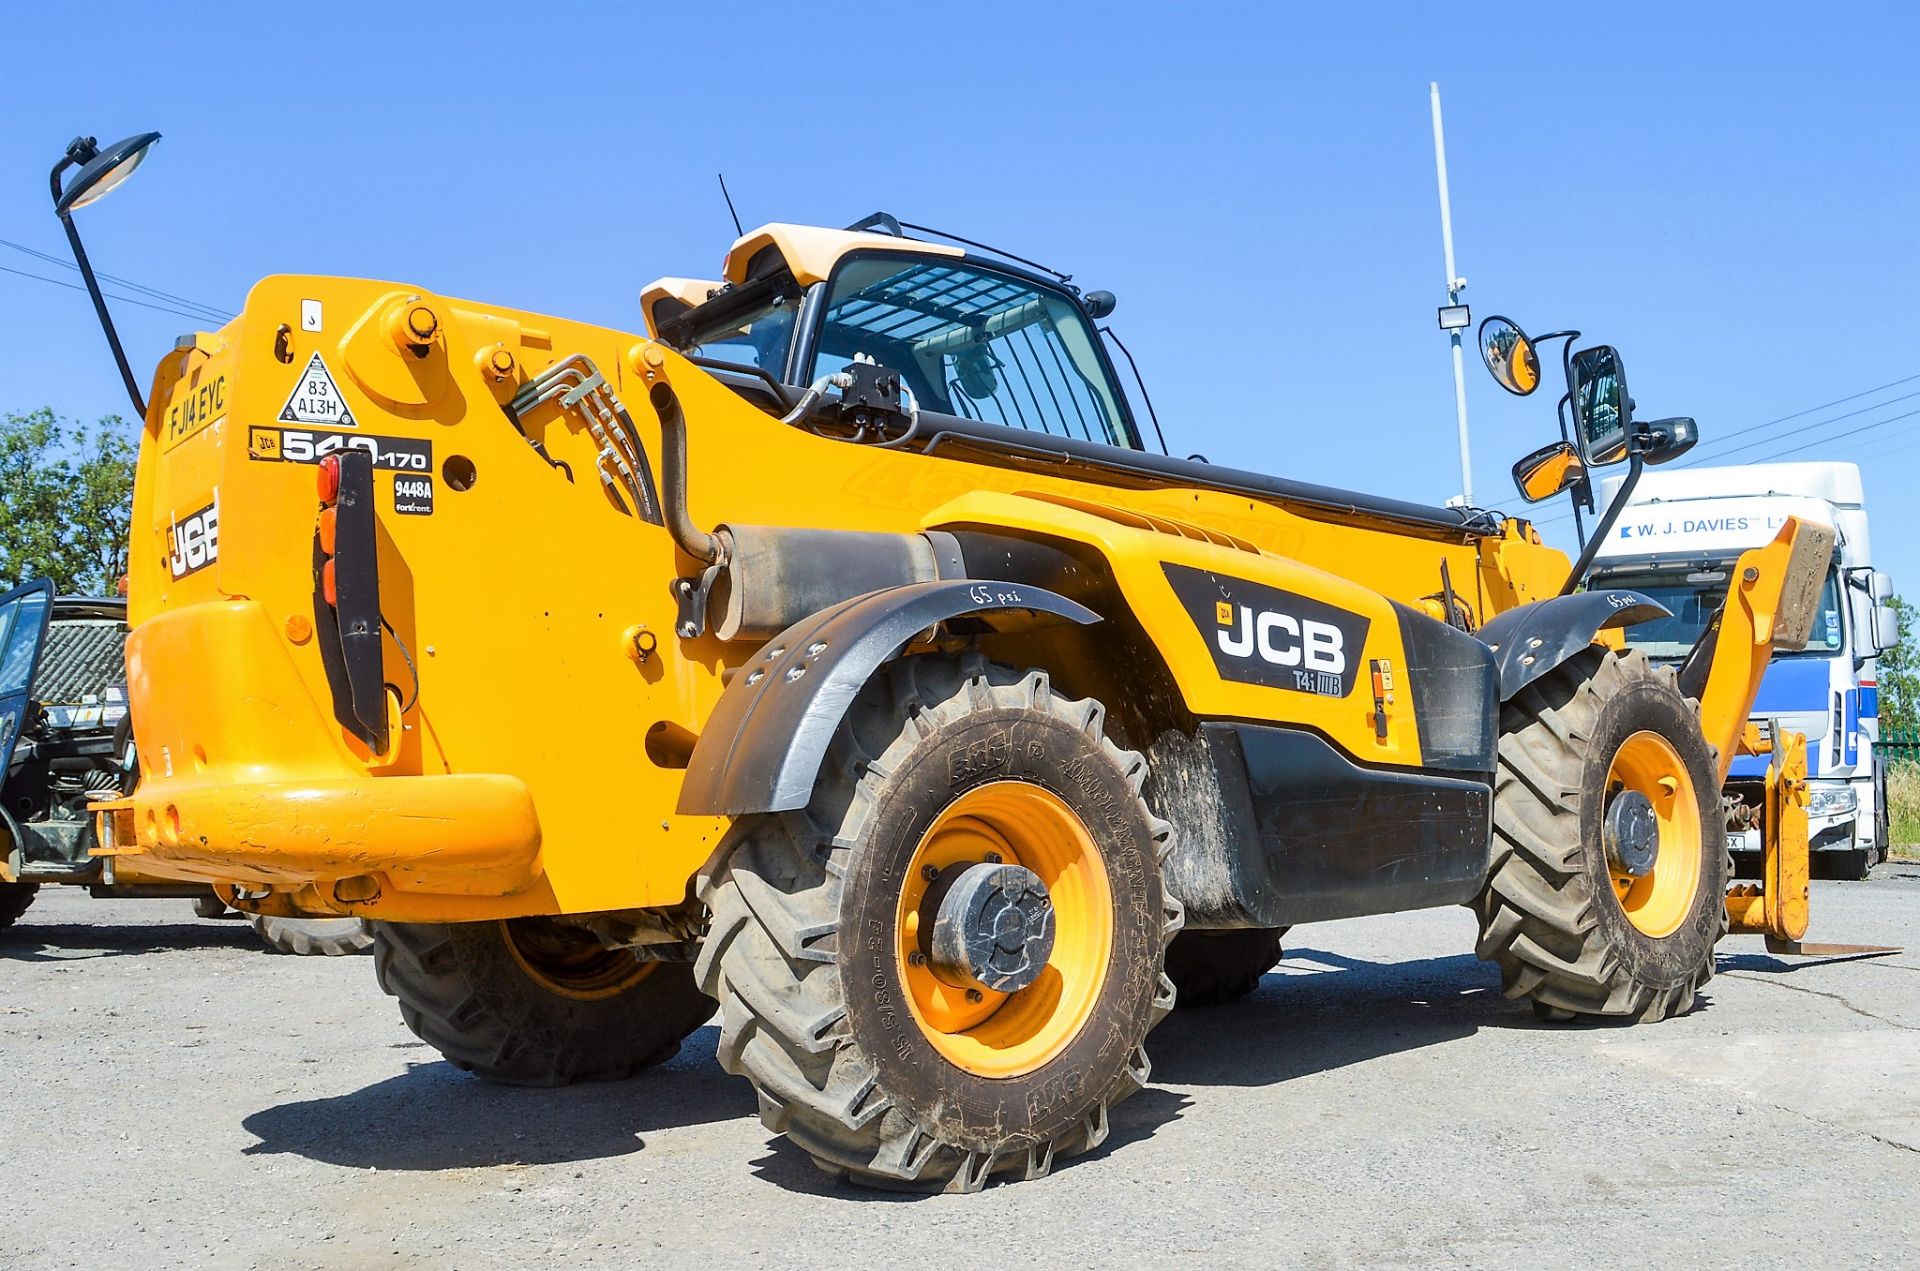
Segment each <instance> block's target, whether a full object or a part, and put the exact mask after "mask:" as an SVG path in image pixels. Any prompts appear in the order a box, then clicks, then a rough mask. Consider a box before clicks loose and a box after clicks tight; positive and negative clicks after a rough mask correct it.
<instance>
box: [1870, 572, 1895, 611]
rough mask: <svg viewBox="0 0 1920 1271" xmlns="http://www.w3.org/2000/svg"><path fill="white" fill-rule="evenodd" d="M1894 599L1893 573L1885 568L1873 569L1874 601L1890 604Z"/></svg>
mask: <svg viewBox="0 0 1920 1271" xmlns="http://www.w3.org/2000/svg"><path fill="white" fill-rule="evenodd" d="M1892 600H1893V575H1892V574H1889V573H1888V572H1887V571H1886V570H1884V569H1876V570H1874V571H1873V603H1875V604H1876V605H1884V604H1888V603H1890V602H1891V601H1892Z"/></svg>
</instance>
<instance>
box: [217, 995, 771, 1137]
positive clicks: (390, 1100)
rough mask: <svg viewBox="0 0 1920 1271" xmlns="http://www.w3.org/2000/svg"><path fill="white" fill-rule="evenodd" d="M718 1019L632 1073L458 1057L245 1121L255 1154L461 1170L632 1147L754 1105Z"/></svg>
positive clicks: (746, 1112) (739, 1114) (257, 1114)
mask: <svg viewBox="0 0 1920 1271" xmlns="http://www.w3.org/2000/svg"><path fill="white" fill-rule="evenodd" d="M718 1036H719V1030H718V1029H717V1028H715V1027H713V1026H712V1025H709V1026H707V1027H705V1028H702V1029H700V1030H699V1031H698V1032H696V1033H694V1034H693V1035H692V1036H691V1037H689V1038H687V1041H686V1043H685V1045H684V1046H683V1048H682V1050H681V1054H680V1056H679V1057H678V1058H676V1059H675V1060H673V1061H671V1062H670V1063H669V1064H667V1065H665V1066H664V1067H661V1068H655V1069H651V1070H649V1071H647V1072H644V1073H641V1074H639V1075H638V1076H635V1077H632V1078H630V1079H628V1080H626V1081H601V1082H589V1083H586V1084H583V1085H577V1086H567V1087H562V1088H559V1089H532V1088H526V1087H517V1086H498V1085H492V1084H490V1083H488V1082H485V1081H482V1080H480V1079H479V1078H477V1077H474V1076H472V1075H470V1074H468V1073H464V1072H461V1071H460V1070H459V1069H457V1068H455V1067H454V1066H453V1065H452V1064H449V1063H444V1062H439V1061H435V1062H431V1063H420V1064H410V1065H409V1066H408V1068H407V1071H406V1072H405V1073H403V1074H401V1075H399V1076H397V1077H389V1078H388V1079H387V1080H385V1081H380V1082H376V1083H374V1084H373V1085H370V1086H366V1087H363V1088H362V1089H359V1090H354V1091H350V1092H348V1093H346V1094H338V1095H329V1096H326V1097H324V1098H319V1099H303V1100H300V1101H298V1102H293V1103H282V1104H278V1105H275V1106H274V1107H271V1108H264V1109H262V1110H260V1111H259V1112H255V1113H253V1114H252V1115H250V1116H248V1117H246V1118H245V1119H244V1120H243V1121H242V1122H241V1125H242V1126H243V1127H244V1128H245V1129H246V1130H247V1131H248V1132H249V1133H251V1134H253V1135H254V1136H256V1137H257V1138H258V1139H259V1140H260V1142H258V1143H256V1144H254V1145H253V1146H252V1147H249V1148H247V1149H246V1151H245V1154H246V1155H249V1156H271V1155H277V1154H280V1153H287V1154H291V1155H294V1156H301V1157H305V1158H306V1159H308V1160H312V1161H319V1162H323V1163H325V1164H328V1165H339V1166H343V1167H346V1168H348V1169H367V1168H370V1167H371V1168H375V1169H383V1170H451V1169H474V1168H485V1167H488V1166H497V1165H557V1164H562V1163H566V1162H572V1161H589V1160H604V1159H606V1158H609V1157H616V1156H626V1155H630V1154H632V1153H634V1152H638V1151H640V1150H641V1149H642V1148H644V1147H645V1146H646V1143H645V1139H644V1137H643V1136H644V1135H646V1134H648V1133H651V1132H653V1131H655V1130H664V1129H670V1128H673V1127H676V1126H684V1125H706V1124H710V1123H713V1122H718V1121H727V1120H733V1119H737V1118H739V1117H743V1116H748V1115H751V1114H752V1113H753V1111H754V1107H755V1103H754V1096H753V1091H752V1090H751V1089H750V1088H749V1087H748V1085H747V1083H746V1082H744V1081H741V1080H740V1079H739V1078H737V1077H731V1076H728V1075H727V1074H725V1073H723V1072H722V1071H721V1070H720V1068H719V1066H718V1065H717V1064H715V1063H714V1062H713V1048H714V1044H715V1042H716V1041H717V1039H718Z"/></svg>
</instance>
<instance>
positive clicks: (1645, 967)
mask: <svg viewBox="0 0 1920 1271" xmlns="http://www.w3.org/2000/svg"><path fill="white" fill-rule="evenodd" d="M1723 817H1724V813H1723V812H1722V810H1721V807H1720V791H1719V788H1718V786H1717V785H1716V784H1715V782H1714V766H1713V759H1712V756H1711V752H1710V749H1709V747H1708V745H1707V742H1706V739H1705V737H1704V736H1703V735H1702V734H1701V732H1700V723H1699V716H1698V707H1697V706H1696V704H1695V703H1693V702H1691V701H1689V700H1688V699H1687V698H1685V697H1682V696H1681V694H1680V690H1679V689H1678V688H1677V687H1676V686H1675V683H1674V677H1673V672H1672V671H1671V670H1667V669H1659V668H1655V667H1654V666H1653V664H1652V663H1650V662H1649V661H1647V658H1646V655H1644V654H1642V653H1640V652H1638V651H1637V650H1630V651H1628V652H1627V653H1625V654H1619V653H1614V652H1610V651H1606V650H1602V649H1589V650H1587V651H1585V652H1582V653H1580V654H1579V655H1577V656H1576V657H1574V658H1572V659H1571V660H1569V661H1568V662H1567V663H1566V664H1564V665H1563V666H1561V667H1559V668H1558V669H1557V670H1555V671H1553V672H1551V673H1550V674H1547V675H1544V676H1542V677H1541V678H1540V679H1538V680H1537V681H1535V682H1534V683H1533V684H1531V685H1529V686H1528V687H1527V688H1525V689H1523V690H1521V692H1520V693H1519V694H1518V695H1517V696H1516V697H1515V698H1514V700H1513V701H1511V702H1509V703H1508V704H1507V705H1506V706H1504V707H1502V708H1501V716H1500V758H1499V772H1498V774H1497V776H1496V778H1495V786H1494V814H1493V818H1494V848H1493V865H1492V869H1491V871H1490V873H1489V875H1488V882H1487V885H1486V886H1485V888H1483V889H1482V891H1481V893H1480V896H1479V898H1478V899H1477V900H1476V901H1475V902H1474V910H1475V912H1476V913H1477V914H1478V916H1479V919H1480V940H1479V944H1478V946H1477V949H1476V952H1477V953H1478V954H1479V956H1480V957H1482V958H1485V959H1487V960H1489V961H1492V962H1496V963H1498V964H1499V966H1500V979H1501V983H1502V986H1503V987H1504V989H1505V992H1506V995H1507V996H1508V997H1527V998H1530V999H1532V1001H1533V1004H1534V1008H1535V1010H1536V1012H1537V1013H1539V1014H1540V1015H1541V1016H1543V1017H1545V1018H1550V1019H1572V1018H1580V1017H1587V1018H1602V1017H1604V1018H1629V1019H1633V1020H1637V1021H1640V1022H1651V1021H1653V1020H1658V1019H1662V1018H1664V1017H1666V1016H1668V1015H1672V1014H1677V1013H1681V1012H1684V1011H1686V1010H1688V1009H1689V1008H1691V1007H1692V1005H1693V1000H1694V995H1695V993H1696V992H1697V991H1698V990H1699V989H1700V986H1701V985H1703V984H1705V983H1706V982H1707V980H1708V979H1709V978H1711V976H1712V975H1713V947H1714V945H1715V944H1716V943H1718V941H1719V939H1720V937H1721V936H1722V935H1723V934H1725V932H1726V929H1727V914H1726V900H1725V893H1726V885H1727V874H1728V870H1729V863H1728V859H1727V852H1726V835H1725V833H1724V832H1723V831H1722V829H1721V825H1722V824H1723Z"/></svg>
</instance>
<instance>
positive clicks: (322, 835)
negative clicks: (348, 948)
mask: <svg viewBox="0 0 1920 1271" xmlns="http://www.w3.org/2000/svg"><path fill="white" fill-rule="evenodd" d="M94 810H95V812H96V813H97V814H98V816H99V818H100V820H99V825H100V842H101V843H102V844H103V845H105V846H104V847H102V848H101V849H97V850H99V851H101V852H102V853H103V854H111V855H113V856H115V857H118V858H123V859H128V860H129V863H130V864H134V865H136V866H137V867H138V868H139V869H140V870H141V871H142V872H146V873H162V874H166V875H170V876H173V877H180V878H201V879H206V880H207V881H209V882H227V883H241V884H254V885H262V886H279V887H285V886H293V885H304V884H306V883H316V882H319V883H324V882H330V881H334V880H338V879H343V878H355V877H359V876H362V875H372V876H375V877H376V878H383V879H384V880H386V881H387V882H390V883H391V885H392V886H394V887H395V888H398V889H399V890H402V891H426V892H437V893H442V894H449V895H460V896H504V895H509V894H511V893H513V892H516V891H520V890H523V889H524V888H525V887H527V886H528V884H529V883H531V882H532V880H533V876H534V873H535V863H536V861H537V860H538V858H539V854H540V823H539V820H538V818H537V817H535V815H534V811H533V799H532V798H531V796H529V794H528V793H527V788H526V786H525V785H523V784H521V782H520V781H519V780H518V779H517V778H514V777H507V776H498V775H493V774H484V775H452V776H438V777H359V778H353V777H348V778H339V779H334V780H325V781H315V780H306V781H270V782H257V783H247V784H225V783H213V782H205V781H194V780H174V781H143V782H141V784H140V788H139V789H138V790H136V791H135V792H134V793H133V795H132V796H130V797H128V798H124V799H116V800H114V801H112V802H110V803H100V804H95V805H94Z"/></svg>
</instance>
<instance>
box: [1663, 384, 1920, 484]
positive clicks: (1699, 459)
mask: <svg viewBox="0 0 1920 1271" xmlns="http://www.w3.org/2000/svg"><path fill="white" fill-rule="evenodd" d="M1891 387H1892V385H1889V384H1883V385H1881V388H1891ZM1869 391H1871V392H1876V393H1877V392H1879V391H1880V389H1871V390H1869ZM1915 397H1920V392H1912V393H1902V394H1900V396H1898V397H1889V398H1887V400H1886V401H1884V402H1875V403H1873V405H1871V406H1862V407H1860V408H1859V409H1858V410H1850V411H1845V412H1843V413H1841V414H1838V415H1834V416H1831V417H1829V418H1827V419H1822V420H1817V421H1815V422H1814V423H1811V424H1807V425H1806V426H1805V427H1803V428H1800V429H1797V430H1796V432H1800V433H1804V432H1806V431H1808V430H1809V429H1814V428H1825V427H1826V426H1827V425H1828V424H1837V423H1839V422H1840V421H1841V420H1843V419H1852V418H1853V417H1854V416H1856V415H1864V414H1866V413H1867V412H1868V411H1870V410H1879V409H1880V408H1881V407H1883V406H1891V405H1893V404H1894V403H1895V402H1904V401H1910V400H1911V399H1913V398H1915ZM1828 404H1829V405H1832V403H1828ZM1801 413H1802V414H1806V413H1808V412H1805V411H1803V412H1801ZM1774 422H1775V423H1778V422H1779V421H1778V420H1775V421H1774ZM1789 435H1792V434H1789ZM1844 435H1845V434H1842V436H1844ZM1783 440H1785V438H1784V437H1762V438H1760V440H1758V441H1749V442H1747V443H1746V444H1745V445H1740V446H1735V447H1734V448H1733V449H1732V450H1723V451H1721V452H1720V453H1719V454H1717V455H1710V456H1709V455H1700V456H1696V457H1694V458H1692V459H1689V460H1687V461H1686V462H1685V463H1683V464H1681V465H1679V466H1680V467H1682V468H1694V467H1698V466H1699V465H1700V464H1702V463H1719V462H1720V461H1721V460H1723V459H1725V458H1726V457H1727V456H1728V455H1737V454H1739V453H1740V452H1741V451H1743V450H1752V449H1753V448H1754V447H1756V446H1767V445H1772V444H1773V443H1775V442H1778V441H1783Z"/></svg>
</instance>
